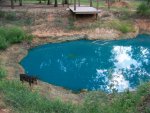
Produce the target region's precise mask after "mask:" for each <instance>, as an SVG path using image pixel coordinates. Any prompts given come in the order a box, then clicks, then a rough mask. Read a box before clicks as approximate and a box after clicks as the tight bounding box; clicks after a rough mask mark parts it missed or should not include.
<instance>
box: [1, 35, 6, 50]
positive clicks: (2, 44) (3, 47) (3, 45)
mask: <svg viewBox="0 0 150 113" xmlns="http://www.w3.org/2000/svg"><path fill="white" fill-rule="evenodd" d="M7 47H8V43H7V41H6V39H5V37H4V36H0V49H2V50H3V49H6V48H7Z"/></svg>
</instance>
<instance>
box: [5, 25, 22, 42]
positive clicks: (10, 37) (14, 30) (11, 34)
mask: <svg viewBox="0 0 150 113" xmlns="http://www.w3.org/2000/svg"><path fill="white" fill-rule="evenodd" d="M7 30H8V31H7V35H6V40H7V41H8V42H9V43H20V42H22V41H23V40H24V39H25V32H24V31H23V30H21V29H20V28H18V27H11V28H8V29H7Z"/></svg>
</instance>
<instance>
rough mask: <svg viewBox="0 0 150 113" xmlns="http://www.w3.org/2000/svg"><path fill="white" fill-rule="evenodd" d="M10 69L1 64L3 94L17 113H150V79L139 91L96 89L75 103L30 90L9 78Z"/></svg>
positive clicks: (5, 100) (0, 82) (9, 106)
mask: <svg viewBox="0 0 150 113" xmlns="http://www.w3.org/2000/svg"><path fill="white" fill-rule="evenodd" d="M6 74H7V73H6V71H5V69H4V68H2V67H1V68H0V94H1V96H2V97H3V101H4V102H5V107H6V108H11V109H12V112H14V113H141V112H144V113H149V112H150V108H149V106H148V102H149V101H150V100H148V99H147V98H149V97H150V83H145V84H144V85H141V86H140V87H139V88H138V89H137V91H136V92H129V91H126V92H124V93H119V94H118V93H114V94H105V93H102V92H99V91H92V92H89V93H88V94H87V96H86V97H85V99H84V103H83V104H80V105H75V104H72V103H71V102H70V103H64V102H62V101H61V100H50V99H46V98H45V97H43V96H42V95H40V94H39V93H38V92H33V91H31V90H29V88H28V87H26V86H24V85H22V84H21V83H20V82H19V81H9V80H6V79H5V77H6Z"/></svg>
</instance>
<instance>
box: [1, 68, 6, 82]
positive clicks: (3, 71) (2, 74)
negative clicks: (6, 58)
mask: <svg viewBox="0 0 150 113" xmlns="http://www.w3.org/2000/svg"><path fill="white" fill-rule="evenodd" d="M6 75H7V73H6V70H5V69H4V68H3V67H2V66H0V80H2V79H3V78H5V77H6Z"/></svg>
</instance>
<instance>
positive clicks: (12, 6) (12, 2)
mask: <svg viewBox="0 0 150 113" xmlns="http://www.w3.org/2000/svg"><path fill="white" fill-rule="evenodd" d="M11 8H12V9H14V1H13V0H11Z"/></svg>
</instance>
